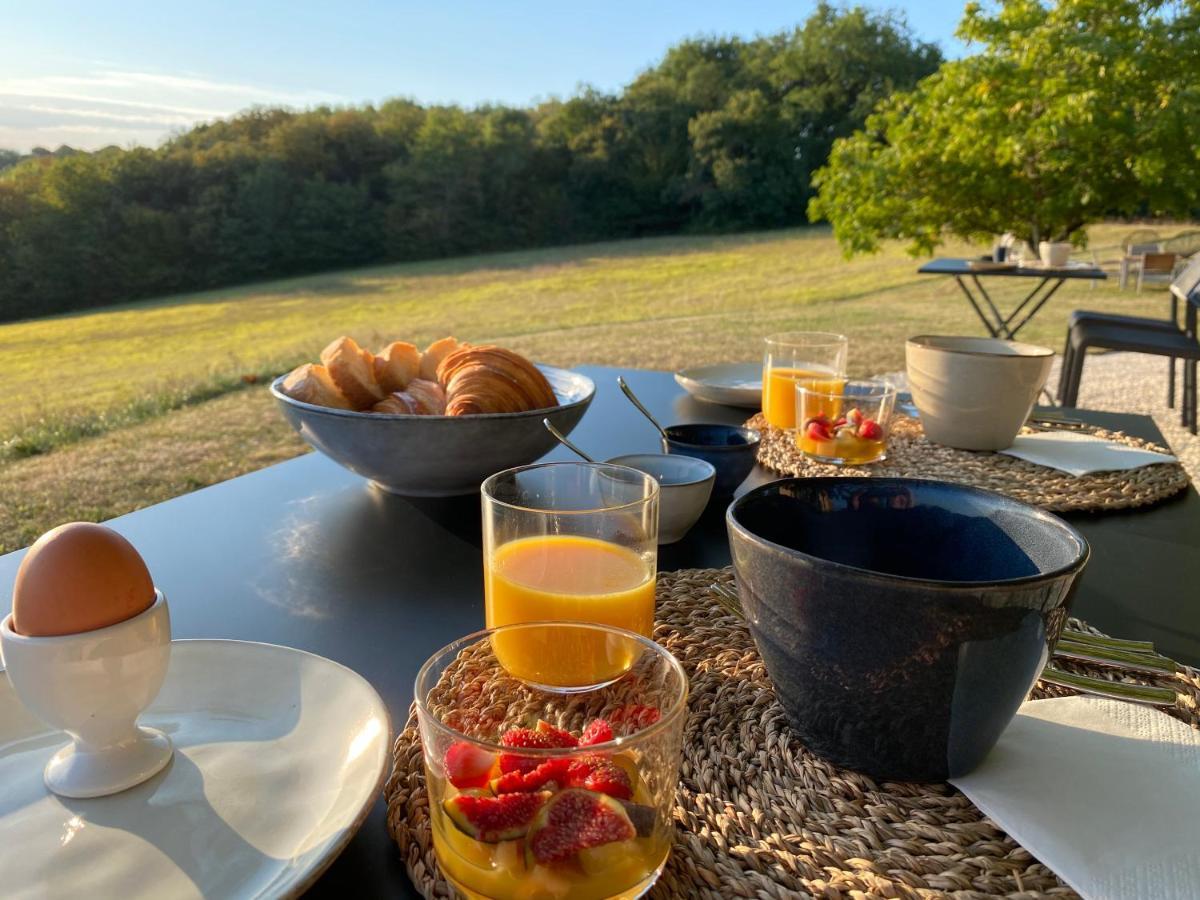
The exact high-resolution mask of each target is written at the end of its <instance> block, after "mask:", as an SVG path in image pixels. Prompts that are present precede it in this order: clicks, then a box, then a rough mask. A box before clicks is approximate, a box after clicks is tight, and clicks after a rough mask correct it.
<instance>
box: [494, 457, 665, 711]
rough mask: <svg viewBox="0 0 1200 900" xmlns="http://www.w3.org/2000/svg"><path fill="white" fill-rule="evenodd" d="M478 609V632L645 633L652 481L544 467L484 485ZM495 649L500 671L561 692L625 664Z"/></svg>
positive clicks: (605, 470)
mask: <svg viewBox="0 0 1200 900" xmlns="http://www.w3.org/2000/svg"><path fill="white" fill-rule="evenodd" d="M482 492H483V570H484V607H485V610H486V614H487V626H488V627H489V628H496V627H498V626H501V625H511V624H514V623H518V622H538V621H558V622H564V621H565V622H595V623H598V624H601V625H615V626H617V627H620V628H627V629H629V630H630V631H633V632H636V633H638V634H642V635H646V636H647V637H648V636H649V635H650V634H651V632H652V631H653V628H654V582H655V575H656V569H657V565H658V495H659V488H658V482H657V481H655V480H654V479H653V478H652V477H651V476H649V475H647V474H646V473H644V472H639V471H638V470H637V469H631V468H629V467H627V466H616V465H609V464H606V463H579V462H568V463H543V464H541V465H532V466H521V467H519V468H516V469H508V470H506V471H504V472H498V473H497V474H495V475H493V476H491V477H490V478H488V479H487V480H486V481H485V482H484V483H483V488H482ZM525 640H526V638H524V637H522V636H519V635H514V636H511V637H508V638H505V639H504V640H503V641H502V642H500V643H498V644H497V653H498V654H499V655H500V656H501V658H502V660H503V661H504V663H505V664H506V665H507V666H508V667H509V671H510V672H512V673H513V674H514V675H517V676H519V677H523V678H525V679H526V680H528V681H531V682H532V683H534V684H539V685H542V686H544V687H548V688H564V686H567V685H573V686H579V685H589V684H600V683H602V682H604V681H606V680H612V679H613V678H616V677H619V676H620V675H621V674H622V673H623V672H624V671H625V666H624V664H620V665H615V664H614V660H613V658H612V657H611V656H610V655H608V654H606V653H604V652H603V648H601V647H597V646H596V643H595V642H596V636H595V635H594V634H585V633H578V634H577V635H576V639H575V641H574V642H567V643H563V644H561V645H556V646H551V647H542V646H540V645H537V646H534V645H529V646H526V645H525V643H524V641H525Z"/></svg>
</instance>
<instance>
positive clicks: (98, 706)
mask: <svg viewBox="0 0 1200 900" xmlns="http://www.w3.org/2000/svg"><path fill="white" fill-rule="evenodd" d="M0 648H2V649H3V651H4V664H5V666H6V667H7V669H8V677H9V679H10V680H11V682H12V686H13V690H14V691H15V692H16V694H17V697H19V698H20V700H21V702H22V703H23V704H24V705H25V706H26V707H27V708H28V709H29V711H30V712H32V713H33V714H34V715H35V716H37V717H38V718H39V719H41V720H42V721H43V722H45V723H46V724H47V725H50V726H51V727H52V728H60V729H62V730H63V731H65V732H66V733H67V734H68V735H70V737H71V743H70V744H68V745H67V746H66V747H64V748H62V749H61V750H59V751H58V752H57V753H55V754H54V756H52V757H51V758H50V762H48V763H47V764H46V769H45V773H44V774H45V779H46V786H47V787H48V788H50V790H52V791H53V792H54V793H56V794H61V795H62V796H64V797H102V796H105V795H107V794H115V793H117V792H118V791H123V790H125V789H126V788H131V787H133V786H134V785H135V784H141V783H142V782H143V781H145V780H146V779H147V778H149V777H150V776H151V775H154V774H156V773H157V772H158V771H159V770H161V769H162V768H163V767H164V766H165V765H166V764H167V762H168V761H169V760H170V759H171V739H170V738H168V737H167V736H166V735H165V734H163V733H162V732H161V731H157V730H156V729H153V728H145V727H142V726H139V725H138V724H137V721H136V720H137V717H138V716H139V715H140V714H141V712H142V710H144V709H145V708H146V707H147V706H149V705H150V703H151V702H152V701H153V700H154V698H155V697H156V696H157V695H158V691H159V688H161V687H162V684H163V679H164V678H165V677H166V674H167V663H168V661H169V660H170V658H171V617H170V614H169V612H168V611H167V601H166V598H165V597H163V595H162V592H161V591H156V592H155V598H154V603H153V604H151V606H150V608H149V609H147V610H145V611H144V612H141V613H139V614H138V615H136V616H134V617H133V618H130V619H126V620H125V621H124V622H118V623H117V624H116V625H110V626H108V627H107V628H97V629H95V630H94V631H84V632H80V633H79V634H64V635H58V636H55V637H27V636H26V635H22V634H17V633H16V632H15V631H13V629H12V614H11V613H10V614H9V615H8V616H6V617H5V618H4V621H3V622H0Z"/></svg>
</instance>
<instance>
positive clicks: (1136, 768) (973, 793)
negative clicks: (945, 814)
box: [953, 697, 1200, 900]
mask: <svg viewBox="0 0 1200 900" xmlns="http://www.w3.org/2000/svg"><path fill="white" fill-rule="evenodd" d="M953 783H954V784H955V785H957V786H958V788H959V789H960V790H961V791H962V792H963V793H964V794H966V795H967V796H968V797H970V798H971V801H972V802H973V803H974V804H975V805H976V806H978V807H979V808H980V809H981V810H983V812H984V813H986V814H987V815H988V816H989V817H990V818H991V819H992V820H993V821H995V822H996V824H998V825H999V826H1000V827H1001V828H1003V829H1004V830H1005V831H1007V832H1008V833H1009V834H1010V835H1012V836H1013V838H1015V839H1016V840H1017V841H1018V842H1019V843H1020V844H1021V845H1022V846H1024V847H1025V848H1026V849H1027V850H1029V852H1030V853H1032V854H1033V855H1034V856H1036V857H1037V858H1038V859H1039V860H1040V861H1041V862H1043V863H1045V864H1046V865H1047V866H1049V867H1050V868H1051V869H1053V870H1054V872H1056V873H1057V874H1058V876H1059V877H1060V878H1062V880H1063V881H1065V882H1067V884H1069V885H1070V886H1071V887H1073V888H1074V889H1075V890H1076V891H1078V892H1079V893H1080V894H1081V895H1082V896H1083V897H1084V898H1086V900H1124V898H1135V897H1137V898H1140V897H1154V898H1156V900H1173V898H1180V900H1183V898H1187V900H1195V898H1196V897H1197V896H1200V847H1198V846H1197V837H1196V835H1197V833H1198V831H1197V823H1198V822H1200V732H1196V731H1193V730H1192V729H1191V728H1189V727H1188V726H1187V725H1185V724H1184V723H1182V722H1180V721H1178V720H1176V719H1172V718H1171V717H1170V716H1168V715H1166V714H1165V713H1163V712H1160V711H1159V710H1157V709H1153V708H1151V707H1148V706H1141V705H1138V704H1135V703H1124V702H1121V701H1119V700H1108V699H1103V698H1098V697H1060V698H1056V699H1053V700H1033V701H1028V702H1026V703H1025V704H1023V705H1022V706H1021V709H1020V710H1019V711H1018V712H1017V715H1016V717H1015V718H1014V719H1013V721H1012V723H1011V724H1010V725H1009V726H1008V729H1007V730H1006V731H1005V732H1004V734H1002V735H1001V736H1000V740H999V741H998V742H997V744H996V746H995V748H994V749H993V750H992V752H991V753H990V754H989V755H988V757H987V759H985V760H984V761H983V764H982V765H981V766H980V767H979V768H978V769H976V770H975V771H974V772H972V773H971V774H970V775H966V776H963V777H962V778H956V779H953Z"/></svg>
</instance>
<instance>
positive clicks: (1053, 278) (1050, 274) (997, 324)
mask: <svg viewBox="0 0 1200 900" xmlns="http://www.w3.org/2000/svg"><path fill="white" fill-rule="evenodd" d="M971 262H972V261H971V260H970V259H959V258H956V257H943V258H940V259H935V260H933V261H932V262H927V263H925V265H923V266H921V268H919V269H917V272H919V273H920V274H922V275H950V276H952V277H953V278H954V280H955V281H956V282H957V283H958V286H959V288H960V289H961V290H962V292H963V295H964V296H965V297H966V298H967V302H968V303H970V304H971V308H972V309H973V310H975V315H977V316H979V321H981V322H983V327H984V328H986V329H987V330H988V334H990V335H991V336H992V337H994V338H995V337H998V338H1006V339H1008V340H1012V339H1013V338H1015V337H1016V336H1017V332H1018V331H1020V330H1021V329H1022V328H1024V327H1025V326H1026V325H1027V324H1029V322H1030V320H1031V319H1032V318H1033V317H1034V316H1036V315H1037V314H1038V310H1040V309H1041V308H1042V307H1043V306H1045V305H1046V302H1047V301H1048V300H1049V299H1050V298H1051V297H1053V296H1054V292H1055V291H1057V290H1058V289H1059V288H1060V287H1062V286H1063V283H1064V282H1066V281H1068V280H1070V279H1076V278H1086V279H1089V280H1097V279H1099V280H1103V279H1105V278H1107V277H1108V276H1107V275H1105V274H1104V271H1103V270H1102V269H1099V268H1097V267H1095V266H1072V267H1069V268H1062V269H1047V268H1041V267H1038V266H1026V267H1014V268H1010V269H972V268H971ZM981 277H988V278H1036V279H1038V283H1037V284H1036V285H1035V286H1034V288H1033V290H1032V291H1030V292H1029V293H1028V294H1027V295H1026V296H1025V299H1023V300H1022V301H1021V302H1020V303H1018V304H1017V306H1016V307H1015V308H1014V309H1013V311H1012V312H1010V313H1009V314H1008V315H1007V316H1005V315H1002V314H1001V312H1000V309H999V308H998V307H997V306H996V304H995V303H994V302H993V301H992V298H991V295H990V294H988V292H987V290H985V289H984V287H983V283H982V282H981V281H980V280H979V279H980V278H981ZM967 279H970V281H971V284H973V285H974V286H975V291H974V292H972V291H971V288H970V287H969V286H968V284H967ZM976 294H978V296H976ZM1027 307H1028V308H1029V312H1028V313H1026V314H1025V317H1024V318H1023V319H1021V320H1020V321H1017V318H1018V317H1019V316H1020V315H1021V313H1022V312H1023V311H1024V310H1025V309H1026V308H1027ZM985 310H986V313H990V317H989V315H987V314H985Z"/></svg>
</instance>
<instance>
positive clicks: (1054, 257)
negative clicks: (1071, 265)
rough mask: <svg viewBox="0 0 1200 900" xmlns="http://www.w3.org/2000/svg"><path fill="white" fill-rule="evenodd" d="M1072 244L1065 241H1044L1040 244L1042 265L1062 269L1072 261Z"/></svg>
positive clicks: (1039, 251) (1039, 254) (1039, 252)
mask: <svg viewBox="0 0 1200 900" xmlns="http://www.w3.org/2000/svg"><path fill="white" fill-rule="evenodd" d="M1071 249H1072V248H1071V244H1069V243H1067V242H1065V241H1042V242H1041V243H1040V244H1038V256H1040V257H1041V259H1042V265H1044V266H1050V267H1051V268H1054V269H1061V268H1062V267H1063V266H1065V265H1066V264H1067V263H1068V262H1069V261H1070V259H1071Z"/></svg>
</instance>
